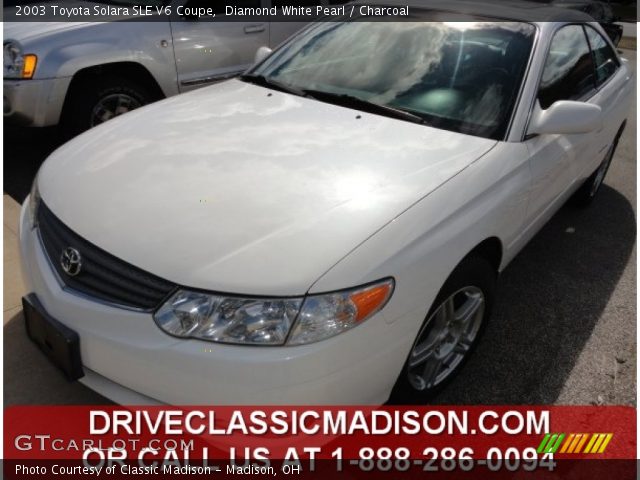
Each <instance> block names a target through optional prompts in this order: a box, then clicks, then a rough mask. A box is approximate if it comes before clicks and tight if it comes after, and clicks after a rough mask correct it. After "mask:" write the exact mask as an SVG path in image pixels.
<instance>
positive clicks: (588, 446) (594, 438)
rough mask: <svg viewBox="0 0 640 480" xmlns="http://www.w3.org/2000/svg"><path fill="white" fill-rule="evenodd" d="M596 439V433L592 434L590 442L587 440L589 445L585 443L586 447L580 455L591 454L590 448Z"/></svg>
mask: <svg viewBox="0 0 640 480" xmlns="http://www.w3.org/2000/svg"><path fill="white" fill-rule="evenodd" d="M597 439H598V434H597V433H594V434H593V435H591V440H589V443H587V446H586V447H585V449H584V452H582V453H591V447H592V446H593V444H594V443H595V441H596V440H597Z"/></svg>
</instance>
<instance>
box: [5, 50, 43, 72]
mask: <svg viewBox="0 0 640 480" xmlns="http://www.w3.org/2000/svg"><path fill="white" fill-rule="evenodd" d="M3 58H4V78H25V79H28V78H32V77H33V74H34V73H35V71H36V64H37V63H38V57H37V56H35V55H34V54H32V53H27V54H24V53H23V52H22V47H21V46H20V44H19V43H17V42H14V41H8V42H5V44H4V50H3Z"/></svg>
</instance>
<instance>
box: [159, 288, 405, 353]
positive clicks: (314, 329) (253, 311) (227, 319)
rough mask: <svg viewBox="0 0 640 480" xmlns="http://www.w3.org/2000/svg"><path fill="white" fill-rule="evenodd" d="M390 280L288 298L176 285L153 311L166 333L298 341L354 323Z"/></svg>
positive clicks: (376, 306) (385, 292) (378, 304)
mask: <svg viewBox="0 0 640 480" xmlns="http://www.w3.org/2000/svg"><path fill="white" fill-rule="evenodd" d="M393 285H394V284H393V280H391V279H385V280H382V281H380V282H377V283H375V284H372V285H367V286H365V287H358V288H355V289H350V290H345V291H341V292H335V293H328V294H322V295H308V296H306V297H294V298H245V297H231V296H222V295H215V294H208V293H203V292H197V291H191V290H184V289H181V290H178V291H177V292H176V293H175V294H173V295H172V296H171V298H169V299H168V300H167V301H166V302H165V303H164V304H163V305H162V306H161V307H160V308H159V309H158V310H157V311H156V313H155V314H154V316H153V317H154V320H155V322H156V324H157V325H158V326H159V327H160V328H161V329H162V330H164V331H165V332H166V333H168V334H170V335H174V336H176V337H182V338H197V339H200V340H208V341H211V342H220V343H233V344H244V345H284V344H285V343H287V344H289V345H303V344H307V343H313V342H317V341H320V340H323V339H325V338H329V337H333V336H334V335H337V334H339V333H341V332H344V331H346V330H349V329H350V328H353V327H355V326H356V325H359V324H360V323H362V322H364V321H365V320H366V319H368V318H370V317H371V316H372V315H373V314H375V313H376V312H378V311H379V310H380V309H382V308H383V307H384V305H385V304H386V303H387V301H388V300H389V298H390V297H391V293H392V292H393Z"/></svg>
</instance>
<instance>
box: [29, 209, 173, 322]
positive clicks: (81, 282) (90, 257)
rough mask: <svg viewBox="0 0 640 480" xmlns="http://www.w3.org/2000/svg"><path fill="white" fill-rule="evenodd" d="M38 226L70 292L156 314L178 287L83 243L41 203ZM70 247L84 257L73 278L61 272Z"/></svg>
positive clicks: (48, 251)
mask: <svg viewBox="0 0 640 480" xmlns="http://www.w3.org/2000/svg"><path fill="white" fill-rule="evenodd" d="M38 226H39V228H40V237H41V238H42V243H43V245H44V249H45V251H46V252H47V256H48V257H49V260H50V261H51V265H53V268H54V269H55V270H56V272H58V276H59V277H60V279H61V280H62V282H63V283H64V285H65V286H66V287H68V288H69V289H71V290H75V291H77V292H79V293H82V294H85V295H88V296H90V297H95V298H98V299H101V300H104V301H106V302H109V303H113V304H116V305H119V306H123V307H129V308H137V309H143V310H153V309H155V308H156V307H158V306H159V305H160V303H161V302H162V301H163V300H164V299H165V298H166V297H167V296H168V295H169V293H171V291H172V290H174V288H175V287H176V285H174V284H173V283H171V282H168V281H166V280H163V279H162V278H159V277H156V276H155V275H152V274H150V273H147V272H145V271H144V270H141V269H139V268H137V267H134V266H133V265H131V264H129V263H127V262H125V261H123V260H120V259H118V258H116V257H114V256H113V255H111V254H109V253H107V252H105V251H104V250H102V249H100V248H98V247H96V246H95V245H93V244H92V243H90V242H88V241H87V240H85V239H83V238H82V237H80V236H79V235H77V234H76V233H74V232H73V231H71V230H70V229H69V228H68V227H67V226H66V225H64V224H63V223H62V222H61V221H60V220H59V219H58V218H57V217H56V216H55V215H54V214H53V212H51V210H49V208H47V206H46V205H45V204H44V202H42V201H41V202H40V205H39V206H38ZM68 247H72V248H74V249H76V250H77V251H78V252H79V253H80V255H81V257H82V267H81V269H80V272H79V273H78V274H77V275H75V276H70V275H69V274H67V273H66V272H65V271H64V269H63V268H62V263H61V257H62V253H63V252H64V250H65V249H67V248H68Z"/></svg>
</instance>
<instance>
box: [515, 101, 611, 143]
mask: <svg viewBox="0 0 640 480" xmlns="http://www.w3.org/2000/svg"><path fill="white" fill-rule="evenodd" d="M601 126H602V109H601V108H600V107H599V106H598V105H593V104H591V103H584V102H573V101H569V100H560V101H557V102H555V103H554V104H553V105H551V106H550V107H549V108H547V109H546V110H542V108H541V107H540V103H539V102H536V107H535V109H534V111H533V116H532V118H531V123H530V124H529V131H528V132H527V133H528V134H529V135H544V134H572V133H589V132H593V131H594V130H597V129H598V128H600V127H601Z"/></svg>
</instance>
